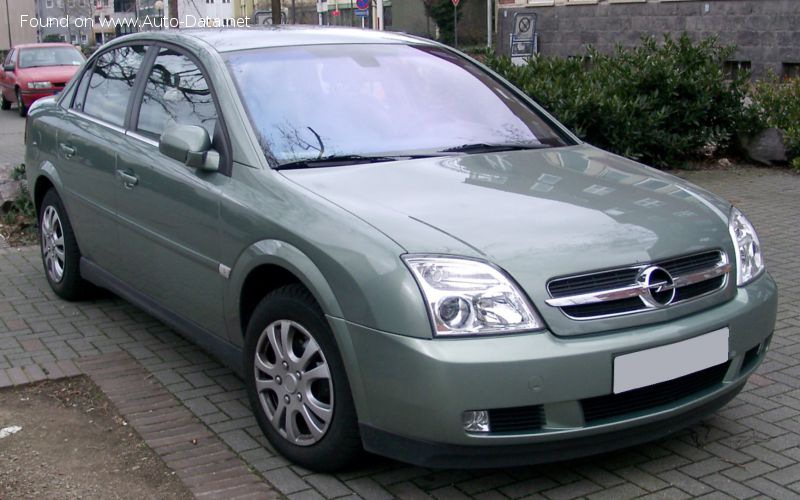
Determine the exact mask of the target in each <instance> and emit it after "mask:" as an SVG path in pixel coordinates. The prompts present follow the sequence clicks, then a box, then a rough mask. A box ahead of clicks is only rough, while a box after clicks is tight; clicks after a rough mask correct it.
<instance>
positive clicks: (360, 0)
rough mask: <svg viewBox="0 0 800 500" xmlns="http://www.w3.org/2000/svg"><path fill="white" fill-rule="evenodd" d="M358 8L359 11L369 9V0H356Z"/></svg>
mask: <svg viewBox="0 0 800 500" xmlns="http://www.w3.org/2000/svg"><path fill="white" fill-rule="evenodd" d="M356 8H357V9H359V10H367V9H369V0H356Z"/></svg>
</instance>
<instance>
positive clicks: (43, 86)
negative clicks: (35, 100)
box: [28, 82, 53, 89]
mask: <svg viewBox="0 0 800 500" xmlns="http://www.w3.org/2000/svg"><path fill="white" fill-rule="evenodd" d="M52 86H53V84H52V83H50V82H30V83H28V88H29V89H49V88H50V87H52Z"/></svg>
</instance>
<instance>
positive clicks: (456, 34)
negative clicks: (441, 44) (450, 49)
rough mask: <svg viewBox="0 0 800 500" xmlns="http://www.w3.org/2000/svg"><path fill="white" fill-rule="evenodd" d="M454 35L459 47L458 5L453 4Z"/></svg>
mask: <svg viewBox="0 0 800 500" xmlns="http://www.w3.org/2000/svg"><path fill="white" fill-rule="evenodd" d="M453 36H454V37H455V43H454V45H455V48H458V5H456V4H453Z"/></svg>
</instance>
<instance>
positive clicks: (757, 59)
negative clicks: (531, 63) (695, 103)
mask: <svg viewBox="0 0 800 500" xmlns="http://www.w3.org/2000/svg"><path fill="white" fill-rule="evenodd" d="M498 1H499V6H498V11H497V29H498V50H499V51H501V52H503V53H505V54H508V53H509V51H510V46H509V40H510V36H511V31H512V25H513V17H514V14H515V13H517V12H532V13H535V14H536V17H537V19H536V32H537V35H538V36H537V38H538V48H539V53H541V54H545V55H558V56H564V57H569V56H577V55H581V54H583V53H584V51H585V49H586V47H587V46H588V45H593V46H595V47H596V48H597V49H599V50H601V51H604V52H608V51H611V50H613V48H614V47H615V46H616V45H617V44H622V45H624V46H632V45H636V44H638V43H639V40H640V39H641V37H642V36H646V35H652V36H656V37H661V36H662V35H663V34H665V33H666V34H669V35H670V36H678V35H680V34H681V33H683V32H686V33H688V34H689V35H690V36H691V37H692V38H694V39H700V38H704V37H707V36H711V35H715V36H717V37H719V40H720V42H721V43H723V44H725V45H735V46H736V53H735V54H734V55H733V56H732V59H731V60H730V61H728V63H727V64H728V65H730V66H731V67H738V68H747V69H752V71H753V75H754V76H756V77H761V76H764V75H766V74H767V72H768V71H769V70H772V71H773V72H775V73H777V74H778V75H786V76H792V75H796V74H797V73H798V71H800V1H798V0H498Z"/></svg>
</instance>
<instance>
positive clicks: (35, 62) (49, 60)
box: [19, 47, 83, 68]
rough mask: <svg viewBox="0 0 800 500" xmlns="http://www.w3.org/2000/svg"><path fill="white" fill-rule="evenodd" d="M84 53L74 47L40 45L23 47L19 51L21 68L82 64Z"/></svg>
mask: <svg viewBox="0 0 800 500" xmlns="http://www.w3.org/2000/svg"><path fill="white" fill-rule="evenodd" d="M81 64H83V54H81V53H80V52H78V50H77V49H75V48H73V47H38V48H35V49H22V50H21V51H20V53H19V67H20V68H38V67H41V66H80V65H81Z"/></svg>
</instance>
